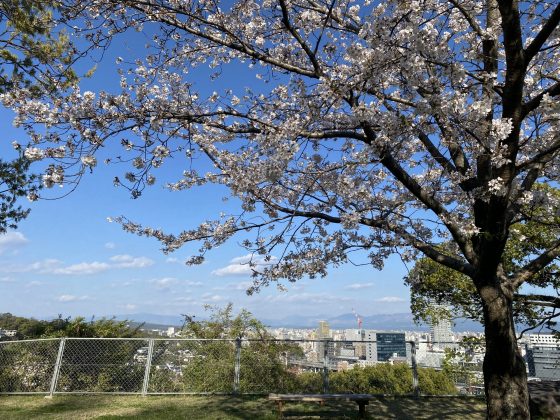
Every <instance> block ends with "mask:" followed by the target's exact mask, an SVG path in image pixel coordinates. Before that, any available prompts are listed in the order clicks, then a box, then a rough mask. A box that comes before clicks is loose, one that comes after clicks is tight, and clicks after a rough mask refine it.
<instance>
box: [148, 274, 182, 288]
mask: <svg viewBox="0 0 560 420" xmlns="http://www.w3.org/2000/svg"><path fill="white" fill-rule="evenodd" d="M177 282H178V280H177V279H176V278H175V277H163V278H161V279H152V280H150V283H152V284H154V285H155V286H156V288H158V289H161V290H164V289H165V290H166V289H169V287H171V286H173V285H174V284H177Z"/></svg>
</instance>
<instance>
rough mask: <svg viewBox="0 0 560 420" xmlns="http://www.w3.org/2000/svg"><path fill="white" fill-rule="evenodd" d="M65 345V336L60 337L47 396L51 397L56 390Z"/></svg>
mask: <svg viewBox="0 0 560 420" xmlns="http://www.w3.org/2000/svg"><path fill="white" fill-rule="evenodd" d="M65 345H66V338H61V339H60V344H59V345H58V354H57V356H56V362H55V364H54V372H53V376H52V380H51V389H50V391H49V395H48V398H52V397H53V395H54V392H55V391H56V385H57V384H58V376H59V375H60V366H61V365H62V356H63V355H64V346H65Z"/></svg>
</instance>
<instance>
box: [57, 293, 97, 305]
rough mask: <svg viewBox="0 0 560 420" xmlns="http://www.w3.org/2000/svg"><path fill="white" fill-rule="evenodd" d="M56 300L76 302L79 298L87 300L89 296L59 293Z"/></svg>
mask: <svg viewBox="0 0 560 420" xmlns="http://www.w3.org/2000/svg"><path fill="white" fill-rule="evenodd" d="M57 300H58V301H59V302H64V303H67V302H78V301H81V300H89V296H74V295H60V296H59V297H58V298H57Z"/></svg>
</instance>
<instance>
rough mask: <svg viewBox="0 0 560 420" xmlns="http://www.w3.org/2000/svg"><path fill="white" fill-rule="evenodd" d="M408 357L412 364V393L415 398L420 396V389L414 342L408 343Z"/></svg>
mask: <svg viewBox="0 0 560 420" xmlns="http://www.w3.org/2000/svg"><path fill="white" fill-rule="evenodd" d="M410 356H411V364H412V393H413V394H414V396H415V397H418V396H420V388H419V386H418V364H417V363H416V341H411V342H410Z"/></svg>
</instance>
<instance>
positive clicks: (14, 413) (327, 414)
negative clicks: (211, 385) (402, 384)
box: [0, 395, 485, 420]
mask: <svg viewBox="0 0 560 420" xmlns="http://www.w3.org/2000/svg"><path fill="white" fill-rule="evenodd" d="M357 413H358V410H357V406H356V404H355V403H353V402H349V403H346V402H330V403H328V404H325V405H323V406H321V405H319V404H317V403H288V404H286V406H285V409H284V414H285V416H286V418H288V419H289V418H294V419H295V418H300V419H301V418H306V419H310V418H316V419H317V418H335V419H352V418H357ZM367 414H368V418H370V419H461V420H467V419H484V418H485V405H484V401H483V400H481V399H477V398H425V397H422V398H419V399H414V398H409V397H395V398H379V399H377V400H375V401H371V402H370V404H369V406H367ZM0 418H2V419H3V420H7V419H10V420H11V419H17V420H20V419H21V420H23V419H25V420H27V419H41V420H42V419H56V420H65V419H68V420H69V419H72V420H74V419H162V420H163V419H165V420H173V419H271V420H272V419H276V418H278V411H277V408H276V405H275V403H274V402H271V401H268V400H267V398H266V397H258V396H256V397H230V396H148V397H140V396H114V395H64V396H62V395H57V396H55V397H54V398H52V399H47V398H44V397H43V396H1V397H0Z"/></svg>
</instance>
